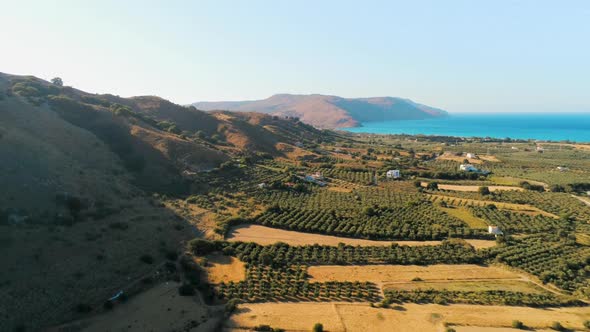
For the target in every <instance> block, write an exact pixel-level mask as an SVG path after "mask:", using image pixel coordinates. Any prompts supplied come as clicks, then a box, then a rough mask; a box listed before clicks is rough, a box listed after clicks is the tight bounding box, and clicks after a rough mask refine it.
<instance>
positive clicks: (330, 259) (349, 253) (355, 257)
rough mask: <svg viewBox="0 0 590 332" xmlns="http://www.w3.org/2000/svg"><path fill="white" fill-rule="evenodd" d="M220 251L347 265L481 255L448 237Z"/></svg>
mask: <svg viewBox="0 0 590 332" xmlns="http://www.w3.org/2000/svg"><path fill="white" fill-rule="evenodd" d="M222 250H223V252H224V253H225V254H227V255H232V256H236V257H238V258H239V259H240V260H241V261H244V262H248V263H251V264H262V265H270V266H275V267H277V266H284V265H290V264H305V265H334V264H338V265H346V264H403V265H410V264H421V265H427V264H441V263H445V264H464V263H481V262H482V257H481V256H480V255H479V254H478V253H477V252H476V250H475V249H474V248H473V247H472V246H471V245H469V244H467V243H465V242H464V241H462V240H447V241H443V242H442V244H440V245H429V246H400V245H397V244H395V243H394V244H392V245H391V246H375V247H360V246H356V247H355V246H350V245H344V244H340V245H338V246H326V245H318V244H316V245H306V246H289V245H287V244H285V243H276V244H273V245H268V246H262V245H259V244H256V243H244V242H232V243H228V244H225V245H224V247H223V249H222Z"/></svg>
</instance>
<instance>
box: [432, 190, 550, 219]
mask: <svg viewBox="0 0 590 332" xmlns="http://www.w3.org/2000/svg"><path fill="white" fill-rule="evenodd" d="M429 197H430V199H431V200H432V201H433V202H439V201H442V202H445V203H447V204H450V205H453V206H486V205H495V206H496V207H497V208H498V209H503V210H510V211H516V212H520V213H526V214H530V215H538V214H540V215H544V216H547V217H552V218H556V219H557V218H559V217H558V216H556V215H555V214H553V213H549V212H547V211H543V210H541V209H539V208H536V207H534V206H532V205H529V204H517V203H504V202H494V201H482V200H477V199H470V198H458V197H452V196H446V195H429Z"/></svg>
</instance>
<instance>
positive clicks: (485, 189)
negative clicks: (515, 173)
mask: <svg viewBox="0 0 590 332" xmlns="http://www.w3.org/2000/svg"><path fill="white" fill-rule="evenodd" d="M477 191H478V192H479V193H480V194H481V195H489V194H490V188H488V187H479V189H478V190H477Z"/></svg>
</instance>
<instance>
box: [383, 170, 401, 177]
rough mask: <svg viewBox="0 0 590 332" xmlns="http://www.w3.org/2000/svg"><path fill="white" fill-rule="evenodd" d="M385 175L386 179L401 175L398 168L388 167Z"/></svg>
mask: <svg viewBox="0 0 590 332" xmlns="http://www.w3.org/2000/svg"><path fill="white" fill-rule="evenodd" d="M385 175H386V177H387V178H388V179H399V178H400V177H401V173H400V171H399V169H390V170H389V171H387V173H386V174H385Z"/></svg>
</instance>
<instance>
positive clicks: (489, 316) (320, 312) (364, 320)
mask: <svg viewBox="0 0 590 332" xmlns="http://www.w3.org/2000/svg"><path fill="white" fill-rule="evenodd" d="M240 307H241V310H239V311H238V313H237V314H235V315H233V316H232V317H231V318H230V319H229V320H228V321H227V322H226V323H225V326H226V331H236V330H237V329H236V328H237V327H241V328H252V327H254V326H256V325H260V324H269V325H271V326H273V327H280V328H284V329H286V330H287V331H309V330H310V329H311V327H312V326H313V325H314V324H315V323H318V322H320V323H322V324H323V325H324V328H325V330H328V331H331V332H338V331H348V332H355V331H367V328H368V327H370V331H384V332H385V331H388V332H389V331H401V332H404V331H421V332H422V331H424V332H429V331H433V332H434V331H436V332H440V331H444V326H443V324H444V323H450V324H453V325H464V326H472V327H509V326H511V324H512V321H513V320H515V319H518V320H521V321H522V322H524V323H525V324H526V325H527V326H530V327H533V328H548V327H549V326H550V325H551V323H552V322H554V321H559V322H561V323H562V324H563V325H564V326H566V327H571V328H576V329H582V328H583V325H582V324H583V322H584V320H585V319H587V318H588V315H589V314H590V309H588V308H578V307H573V308H557V309H535V308H527V307H510V306H480V305H446V306H442V305H436V304H423V305H418V304H405V305H403V306H397V307H394V308H393V309H383V308H372V307H370V306H369V305H368V304H361V303H305V302H303V303H259V304H258V303H257V304H244V305H241V306H240ZM458 330H459V329H458ZM459 331H470V332H471V331H478V330H477V329H469V330H459Z"/></svg>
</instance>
